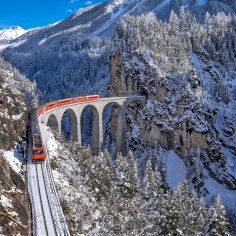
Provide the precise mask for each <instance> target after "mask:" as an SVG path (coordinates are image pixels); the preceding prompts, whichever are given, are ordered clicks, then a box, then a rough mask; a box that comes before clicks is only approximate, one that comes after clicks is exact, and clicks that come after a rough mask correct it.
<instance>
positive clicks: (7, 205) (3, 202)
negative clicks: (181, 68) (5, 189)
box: [0, 195, 12, 208]
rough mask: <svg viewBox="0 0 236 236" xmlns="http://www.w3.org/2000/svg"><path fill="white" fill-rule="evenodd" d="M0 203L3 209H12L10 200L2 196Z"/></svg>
mask: <svg viewBox="0 0 236 236" xmlns="http://www.w3.org/2000/svg"><path fill="white" fill-rule="evenodd" d="M0 203H1V205H2V206H3V207H4V208H12V204H11V200H10V199H8V198H7V197H5V196H4V195H2V196H1V198H0Z"/></svg>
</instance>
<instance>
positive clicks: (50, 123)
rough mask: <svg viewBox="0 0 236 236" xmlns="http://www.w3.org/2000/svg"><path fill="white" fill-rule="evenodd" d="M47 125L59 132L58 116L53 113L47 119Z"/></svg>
mask: <svg viewBox="0 0 236 236" xmlns="http://www.w3.org/2000/svg"><path fill="white" fill-rule="evenodd" d="M47 126H48V127H50V128H51V129H52V131H54V132H57V133H59V126H58V121H57V118H56V116H55V115H54V114H51V115H50V116H49V118H48V121H47Z"/></svg>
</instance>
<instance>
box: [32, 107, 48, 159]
mask: <svg viewBox="0 0 236 236" xmlns="http://www.w3.org/2000/svg"><path fill="white" fill-rule="evenodd" d="M36 114H37V112H36V110H33V111H32V113H31V135H32V162H42V161H44V160H45V158H46V150H45V148H44V146H43V144H42V139H41V135H40V130H39V125H38V117H37V115H36Z"/></svg>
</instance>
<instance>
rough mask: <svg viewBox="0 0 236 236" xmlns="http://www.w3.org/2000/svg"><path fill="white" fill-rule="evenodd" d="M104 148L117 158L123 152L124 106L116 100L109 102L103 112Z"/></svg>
mask: <svg viewBox="0 0 236 236" xmlns="http://www.w3.org/2000/svg"><path fill="white" fill-rule="evenodd" d="M102 120H103V148H106V149H107V150H108V151H109V153H110V154H111V156H112V157H113V158H115V157H116V156H117V153H118V152H121V146H122V143H121V142H122V133H123V125H122V124H123V113H122V107H121V106H120V105H119V104H118V103H116V102H110V103H108V104H107V105H106V106H105V107H104V108H103V112H102Z"/></svg>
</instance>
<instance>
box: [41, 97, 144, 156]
mask: <svg viewBox="0 0 236 236" xmlns="http://www.w3.org/2000/svg"><path fill="white" fill-rule="evenodd" d="M133 102H140V103H141V105H143V106H144V105H145V103H146V97H143V96H129V97H114V98H102V99H99V100H94V101H89V102H81V103H74V104H70V105H65V106H62V107H57V108H54V109H52V110H49V111H46V112H44V113H43V114H42V115H41V116H40V117H39V122H42V123H44V124H45V125H47V126H49V127H50V128H52V129H53V130H54V131H57V132H58V133H59V134H61V133H62V118H63V115H64V113H65V112H68V113H69V115H70V139H71V140H72V141H76V142H78V143H79V144H82V138H81V117H82V113H83V111H84V109H86V108H87V107H89V108H90V109H91V111H92V113H93V120H92V142H91V149H92V152H93V154H94V155H97V154H98V153H99V151H100V150H102V148H103V130H104V127H103V112H104V109H105V107H107V106H108V105H112V104H116V105H117V107H118V114H117V116H118V117H117V127H116V129H117V130H116V132H115V133H116V153H118V152H121V153H122V154H123V155H126V154H127V144H126V134H127V127H126V109H127V107H128V105H129V104H131V103H133Z"/></svg>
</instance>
